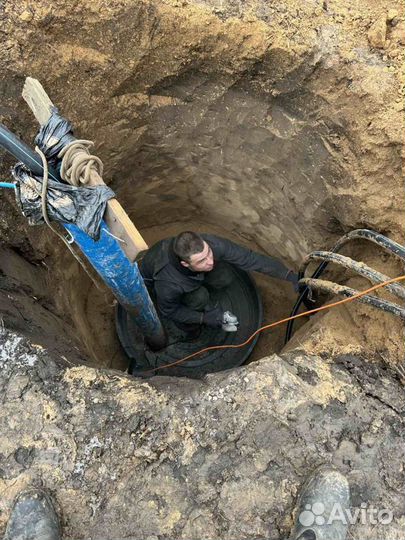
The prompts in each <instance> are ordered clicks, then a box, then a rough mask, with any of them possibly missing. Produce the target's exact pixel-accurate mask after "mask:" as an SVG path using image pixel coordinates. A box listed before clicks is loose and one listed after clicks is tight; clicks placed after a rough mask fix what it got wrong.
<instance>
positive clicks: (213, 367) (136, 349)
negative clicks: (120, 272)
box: [116, 267, 263, 378]
mask: <svg viewBox="0 0 405 540" xmlns="http://www.w3.org/2000/svg"><path fill="white" fill-rule="evenodd" d="M232 270H233V272H234V274H235V277H234V279H233V281H232V283H231V285H230V286H229V287H227V288H225V289H221V290H219V291H215V292H213V293H210V303H213V304H218V305H220V307H221V309H222V310H223V311H231V312H232V313H234V314H235V315H236V316H237V317H238V320H239V322H240V325H239V328H238V331H237V332H224V331H223V330H222V329H217V328H209V327H208V326H205V325H203V326H201V331H200V334H199V335H198V336H197V337H195V338H194V339H192V340H190V339H188V338H187V336H186V334H185V333H184V332H182V331H181V330H179V329H178V328H177V327H176V325H175V324H174V323H172V322H171V321H169V320H166V319H163V318H162V324H163V326H164V327H165V330H166V332H167V334H168V345H167V347H165V348H164V349H162V350H161V351H157V352H156V351H155V352H154V351H152V350H150V349H149V347H148V346H147V344H146V343H145V341H144V339H143V336H142V334H141V332H140V331H139V329H138V327H137V325H136V322H135V319H134V317H133V316H132V315H131V314H130V313H128V312H127V311H125V309H124V308H123V307H122V306H121V305H118V306H117V312H116V328H117V333H118V338H119V340H120V342H121V345H122V346H123V348H124V350H125V352H126V354H127V356H128V357H129V358H130V364H129V373H131V374H132V375H134V376H138V377H151V376H153V375H155V374H156V375H163V376H175V377H190V378H200V377H203V376H204V375H205V374H207V373H212V372H216V371H222V370H224V369H230V368H234V367H237V366H240V365H242V364H243V363H244V362H246V360H247V359H248V357H249V355H250V354H251V352H252V351H253V348H254V346H255V345H256V342H257V339H258V336H256V337H255V338H254V339H253V340H252V341H251V342H250V343H249V344H248V345H245V346H244V347H241V348H238V349H221V350H217V351H209V352H207V353H203V354H201V355H199V356H196V357H195V358H192V359H190V360H188V361H186V362H184V363H182V364H179V365H176V366H173V367H168V368H163V369H157V370H156V371H154V370H155V369H156V368H157V367H159V366H164V365H165V364H170V363H172V362H175V361H176V360H179V359H181V358H183V357H185V356H187V355H189V354H192V353H194V352H196V351H198V350H200V349H203V348H205V347H209V346H211V345H235V344H240V343H242V342H244V341H245V340H246V339H248V338H249V337H250V336H251V335H252V334H253V333H254V332H255V331H256V330H257V329H258V328H259V327H260V326H261V324H262V320H263V310H262V303H261V299H260V296H259V292H258V290H257V287H256V284H255V282H254V280H253V278H252V277H251V276H250V274H248V273H247V272H245V271H243V270H240V269H238V268H236V267H233V268H232Z"/></svg>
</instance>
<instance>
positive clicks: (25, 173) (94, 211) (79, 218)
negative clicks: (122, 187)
mask: <svg viewBox="0 0 405 540" xmlns="http://www.w3.org/2000/svg"><path fill="white" fill-rule="evenodd" d="M12 174H13V176H14V178H15V179H16V180H17V181H18V182H17V185H16V190H15V194H16V199H17V203H18V204H19V206H20V208H21V211H22V213H23V215H24V216H25V217H26V218H28V222H29V224H30V225H37V224H41V223H44V222H45V221H44V218H43V215H42V197H41V190H42V178H38V177H36V176H33V175H32V174H31V172H30V171H29V169H27V167H25V165H23V164H22V163H17V165H15V167H14V168H13V170H12ZM114 197H115V195H114V192H113V191H112V190H111V189H110V188H109V187H108V186H96V187H75V186H71V185H69V184H64V183H62V182H55V181H54V180H48V188H47V199H46V209H47V213H48V217H49V220H50V221H59V222H61V223H72V224H74V225H76V226H77V227H78V228H79V229H81V230H82V231H83V232H85V233H86V234H88V235H89V236H90V237H91V238H93V239H94V240H97V239H98V237H99V232H100V223H101V220H102V218H103V215H104V212H105V208H106V205H107V201H108V200H109V199H112V198H114Z"/></svg>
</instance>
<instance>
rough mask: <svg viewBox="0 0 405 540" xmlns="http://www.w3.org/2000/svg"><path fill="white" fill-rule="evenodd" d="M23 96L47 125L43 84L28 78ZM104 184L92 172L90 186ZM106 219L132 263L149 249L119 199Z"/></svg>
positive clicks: (111, 202) (47, 107)
mask: <svg viewBox="0 0 405 540" xmlns="http://www.w3.org/2000/svg"><path fill="white" fill-rule="evenodd" d="M22 96H23V98H24V100H25V101H26V102H27V104H28V106H29V108H30V109H31V110H32V112H33V113H34V116H35V118H36V119H37V120H38V122H39V124H40V125H41V126H42V125H44V124H46V122H47V121H48V120H49V118H50V116H51V113H52V107H53V106H54V105H53V103H52V101H51V100H50V98H49V96H48V94H47V93H46V92H45V90H44V88H43V86H42V84H41V83H40V82H39V81H38V80H37V79H33V78H32V77H27V78H26V80H25V84H24V89H23V92H22ZM102 184H105V183H104V180H103V179H102V178H101V176H100V175H99V174H98V173H97V172H95V171H92V173H91V177H90V182H89V183H88V185H90V186H96V185H102ZM104 219H105V222H106V223H107V226H108V228H109V230H110V232H111V234H112V235H113V236H115V237H116V238H117V239H118V240H119V242H120V245H121V247H122V250H123V251H124V253H125V255H126V256H127V257H128V259H129V260H130V261H131V262H133V261H134V260H135V258H136V256H137V254H138V253H139V252H140V251H143V250H145V249H148V245H147V243H146V242H145V240H144V239H143V238H142V235H141V233H140V232H139V231H138V229H137V228H136V227H135V225H134V224H133V223H132V221H131V220H130V219H129V217H128V215H127V213H126V212H125V210H124V209H123V208H122V206H121V205H120V203H119V202H118V201H117V199H111V200H109V201H108V202H107V207H106V211H105V214H104Z"/></svg>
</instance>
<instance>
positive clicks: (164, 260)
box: [139, 231, 298, 335]
mask: <svg viewBox="0 0 405 540" xmlns="http://www.w3.org/2000/svg"><path fill="white" fill-rule="evenodd" d="M231 266H236V267H238V268H240V269H242V270H245V271H248V272H250V271H255V272H261V273H262V274H266V275H268V276H271V277H273V278H277V279H281V280H285V281H289V282H290V283H291V284H292V286H293V287H294V289H295V290H298V276H297V274H296V273H295V272H293V271H292V270H291V269H289V268H287V267H286V266H285V265H284V264H283V263H282V262H281V261H280V260H278V259H276V258H274V257H271V256H269V255H262V254H260V253H256V252H254V251H252V250H250V249H247V248H245V247H243V246H240V245H238V244H235V243H234V242H231V241H230V240H227V239H225V238H222V237H220V236H215V235H213V234H198V233H196V232H192V231H185V232H182V233H180V234H179V235H177V236H176V237H173V238H166V239H164V240H160V241H159V242H157V243H156V244H154V245H153V246H152V247H151V248H150V249H149V250H148V251H146V252H144V254H143V256H142V258H141V260H140V261H139V269H140V272H141V274H142V276H143V278H144V280H145V283H146V285H147V287H148V289H149V291H150V292H151V295H152V297H154V298H155V300H156V303H157V307H158V309H159V311H160V313H161V314H162V315H163V317H166V318H168V319H170V320H172V321H173V322H174V323H175V324H176V326H178V327H179V328H180V329H182V330H184V331H186V332H187V333H189V334H190V335H191V334H193V333H195V332H196V331H197V330H198V329H200V327H201V325H207V326H210V327H213V328H220V327H221V326H223V323H224V312H223V310H221V308H220V307H218V306H215V305H213V304H212V303H211V302H210V291H214V290H219V289H223V288H225V287H228V286H229V285H230V283H231V281H232V279H233V272H232V268H231Z"/></svg>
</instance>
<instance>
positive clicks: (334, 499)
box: [290, 465, 350, 540]
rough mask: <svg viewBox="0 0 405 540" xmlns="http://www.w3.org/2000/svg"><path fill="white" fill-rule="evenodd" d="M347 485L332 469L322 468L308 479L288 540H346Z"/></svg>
mask: <svg viewBox="0 0 405 540" xmlns="http://www.w3.org/2000/svg"><path fill="white" fill-rule="evenodd" d="M349 505H350V491H349V484H348V481H347V479H346V477H345V476H343V475H342V474H341V473H340V472H339V471H337V470H336V469H334V468H330V467H327V466H324V465H323V466H322V467H320V468H319V469H317V470H316V471H315V472H314V474H313V475H312V476H310V477H309V479H308V480H307V482H306V483H305V485H304V486H303V488H302V490H301V493H300V496H299V499H298V509H297V510H298V512H297V520H296V523H295V527H294V531H293V534H292V535H291V537H290V540H345V538H346V534H347V527H348V524H347V519H345V517H346V510H348V508H349Z"/></svg>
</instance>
